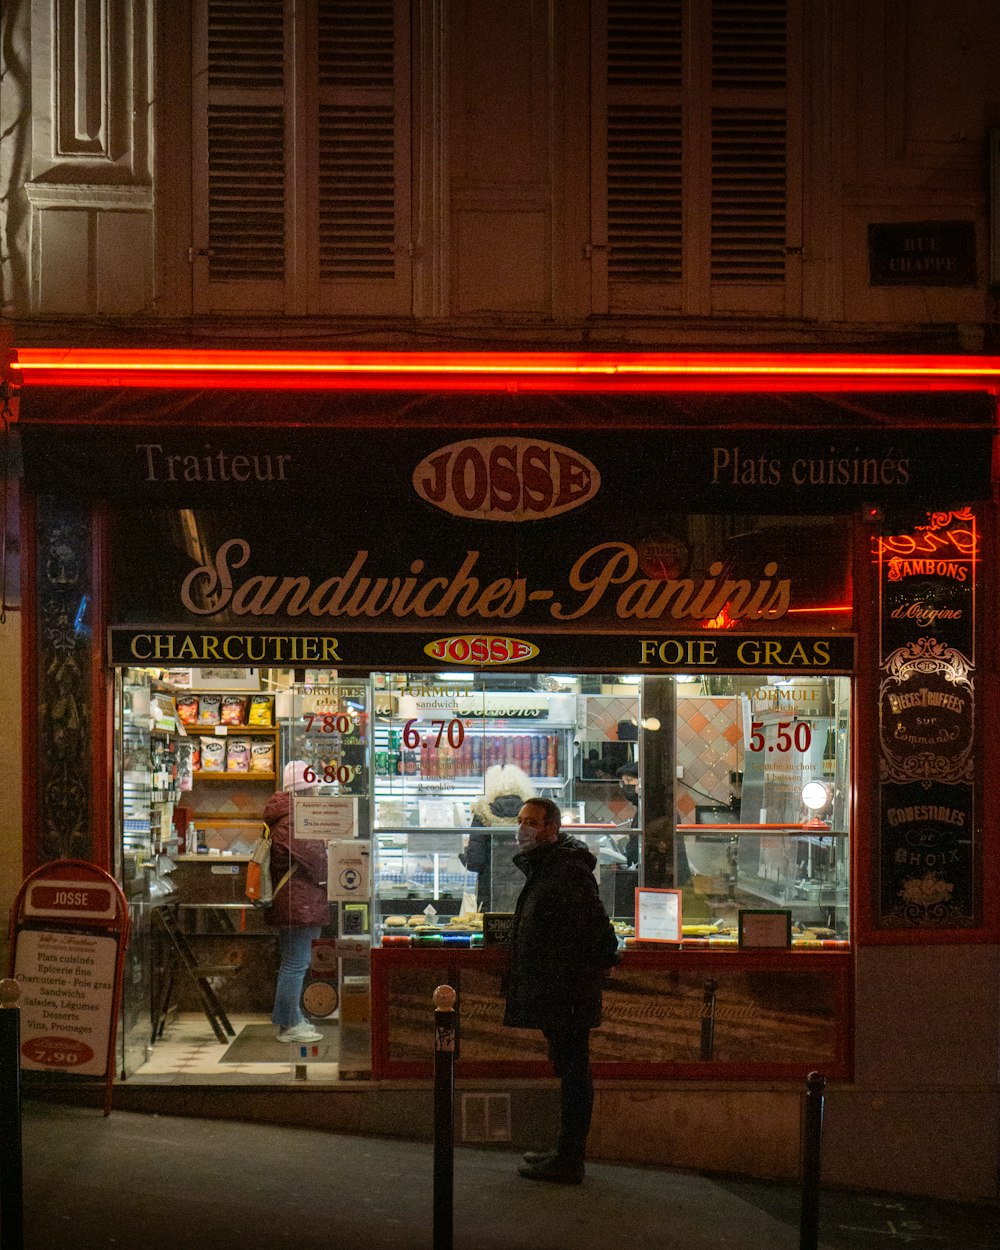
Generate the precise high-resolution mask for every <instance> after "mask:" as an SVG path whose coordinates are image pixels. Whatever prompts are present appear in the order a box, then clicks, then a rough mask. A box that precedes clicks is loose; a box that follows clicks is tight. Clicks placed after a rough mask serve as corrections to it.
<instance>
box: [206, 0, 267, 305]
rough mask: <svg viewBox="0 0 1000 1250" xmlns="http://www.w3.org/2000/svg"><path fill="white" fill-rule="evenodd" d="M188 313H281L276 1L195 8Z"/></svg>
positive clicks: (231, 1) (240, 0)
mask: <svg viewBox="0 0 1000 1250" xmlns="http://www.w3.org/2000/svg"><path fill="white" fill-rule="evenodd" d="M194 49H195V53H194V55H195V67H194V96H195V108H194V126H195V142H194V145H193V151H194V171H193V179H192V185H193V189H194V205H193V213H192V219H193V223H194V240H193V244H194V246H193V248H192V253H193V264H194V301H195V311H196V312H223V311H225V312H253V311H260V312H268V313H274V312H282V311H284V309H285V296H286V287H287V272H286V244H285V241H286V234H287V199H286V196H287V177H288V171H287V168H286V97H285V90H286V73H285V17H284V11H283V5H282V4H281V3H280V0H279V2H277V3H276V2H275V0H204V2H203V3H201V4H200V5H197V6H196V8H195V35H194Z"/></svg>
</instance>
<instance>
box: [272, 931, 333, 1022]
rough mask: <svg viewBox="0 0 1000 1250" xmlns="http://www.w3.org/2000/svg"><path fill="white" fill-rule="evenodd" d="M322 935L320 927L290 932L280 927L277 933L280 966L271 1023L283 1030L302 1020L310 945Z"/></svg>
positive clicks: (310, 953)
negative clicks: (303, 984)
mask: <svg viewBox="0 0 1000 1250" xmlns="http://www.w3.org/2000/svg"><path fill="white" fill-rule="evenodd" d="M321 933H322V929H321V928H320V927H319V925H309V926H306V927H304V928H297V929H290V928H288V927H287V926H282V927H281V928H279V929H278V950H279V952H280V954H281V966H280V967H279V968H278V983H277V985H276V986H275V987H274V1010H273V1011H272V1012H271V1021H272V1023H273V1024H276V1025H278V1027H279V1028H282V1029H290V1028H292V1027H293V1026H294V1025H296V1024H298V1023H299V1021H300V1020H301V1019H302V1008H301V1007H300V1005H299V1004H300V1002H301V999H302V983H303V981H305V979H306V973H307V972H308V971H309V963H310V960H311V959H312V944H313V941H314V939H316V938H318V937H319V935H320V934H321Z"/></svg>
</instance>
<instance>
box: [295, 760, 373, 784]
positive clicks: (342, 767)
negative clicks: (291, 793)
mask: <svg viewBox="0 0 1000 1250" xmlns="http://www.w3.org/2000/svg"><path fill="white" fill-rule="evenodd" d="M359 771H360V769H359V768H358V766H357V765H356V764H342V763H341V762H340V760H326V761H324V762H320V763H317V764H312V765H308V766H307V767H306V770H305V772H304V773H303V774H302V780H303V781H304V782H305V783H306V785H310V786H332V785H333V784H334V782H337V783H338V784H340V785H342V786H347V785H350V784H351V782H352V781H353V780H354V778H355V777H356V776H357V775H358V773H359Z"/></svg>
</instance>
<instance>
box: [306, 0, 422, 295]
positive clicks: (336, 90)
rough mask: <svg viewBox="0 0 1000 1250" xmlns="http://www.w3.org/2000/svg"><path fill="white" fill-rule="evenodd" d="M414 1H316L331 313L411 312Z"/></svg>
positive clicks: (321, 194) (322, 275)
mask: <svg viewBox="0 0 1000 1250" xmlns="http://www.w3.org/2000/svg"><path fill="white" fill-rule="evenodd" d="M407 8H408V6H407V5H404V4H401V3H399V0H350V2H348V0H332V2H323V0H321V3H320V5H319V15H318V16H319V20H318V37H317V48H318V77H319V90H318V96H319V135H318V144H317V162H316V164H317V169H318V177H319V186H318V196H317V199H318V205H319V224H318V234H319V255H318V271H319V281H320V301H321V309H322V311H324V312H331V313H335V312H350V313H376V314H391V313H408V312H409V311H410V308H411V303H412V297H411V292H410V255H409V243H410V237H409V193H408V183H409V146H410V136H409V109H408V107H407V101H408V96H409V75H408V72H407V68H408V62H409V49H408V42H407V33H408V16H407V12H406V10H407Z"/></svg>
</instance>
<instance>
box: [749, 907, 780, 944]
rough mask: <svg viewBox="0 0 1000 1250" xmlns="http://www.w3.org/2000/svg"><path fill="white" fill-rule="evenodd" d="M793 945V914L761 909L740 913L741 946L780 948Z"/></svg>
mask: <svg viewBox="0 0 1000 1250" xmlns="http://www.w3.org/2000/svg"><path fill="white" fill-rule="evenodd" d="M791 944H792V913H791V912H790V911H781V910H777V909H767V908H761V909H759V910H750V909H748V910H745V911H741V912H740V946H755V947H757V948H761V947H765V948H766V947H772V948H773V947H778V948H781V949H785V948H787V947H789V946H791Z"/></svg>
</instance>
